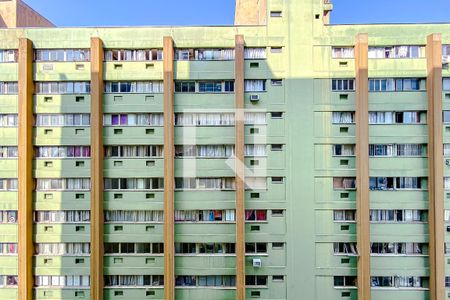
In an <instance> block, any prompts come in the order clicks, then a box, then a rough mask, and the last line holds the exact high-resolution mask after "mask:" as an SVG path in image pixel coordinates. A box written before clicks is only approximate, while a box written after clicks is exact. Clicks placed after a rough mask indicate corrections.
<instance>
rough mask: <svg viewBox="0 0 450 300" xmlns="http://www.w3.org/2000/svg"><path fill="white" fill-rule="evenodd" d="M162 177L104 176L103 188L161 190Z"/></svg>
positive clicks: (162, 185) (162, 186) (162, 184)
mask: <svg viewBox="0 0 450 300" xmlns="http://www.w3.org/2000/svg"><path fill="white" fill-rule="evenodd" d="M163 188H164V179H163V178H105V190H137V191H140V190H161V189H163Z"/></svg>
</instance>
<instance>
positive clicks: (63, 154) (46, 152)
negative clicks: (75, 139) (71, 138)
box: [36, 146, 91, 158]
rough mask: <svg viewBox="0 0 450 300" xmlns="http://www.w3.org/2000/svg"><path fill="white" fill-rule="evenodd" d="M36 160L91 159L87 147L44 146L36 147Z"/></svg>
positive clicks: (89, 148)
mask: <svg viewBox="0 0 450 300" xmlns="http://www.w3.org/2000/svg"><path fill="white" fill-rule="evenodd" d="M36 157H37V158H88V157H91V147H89V146H60V147H57V146H45V147H36Z"/></svg>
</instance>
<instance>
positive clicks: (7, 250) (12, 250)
mask: <svg viewBox="0 0 450 300" xmlns="http://www.w3.org/2000/svg"><path fill="white" fill-rule="evenodd" d="M15 254H17V243H0V255H15Z"/></svg>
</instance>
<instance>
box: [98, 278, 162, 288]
mask: <svg viewBox="0 0 450 300" xmlns="http://www.w3.org/2000/svg"><path fill="white" fill-rule="evenodd" d="M104 279H105V286H106V287H122V286H123V287H126V286H132V287H139V286H163V285H164V276H163V275H105V276H104Z"/></svg>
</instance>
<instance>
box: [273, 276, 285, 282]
mask: <svg viewBox="0 0 450 300" xmlns="http://www.w3.org/2000/svg"><path fill="white" fill-rule="evenodd" d="M272 280H273V281H284V276H283V275H273V276H272Z"/></svg>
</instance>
